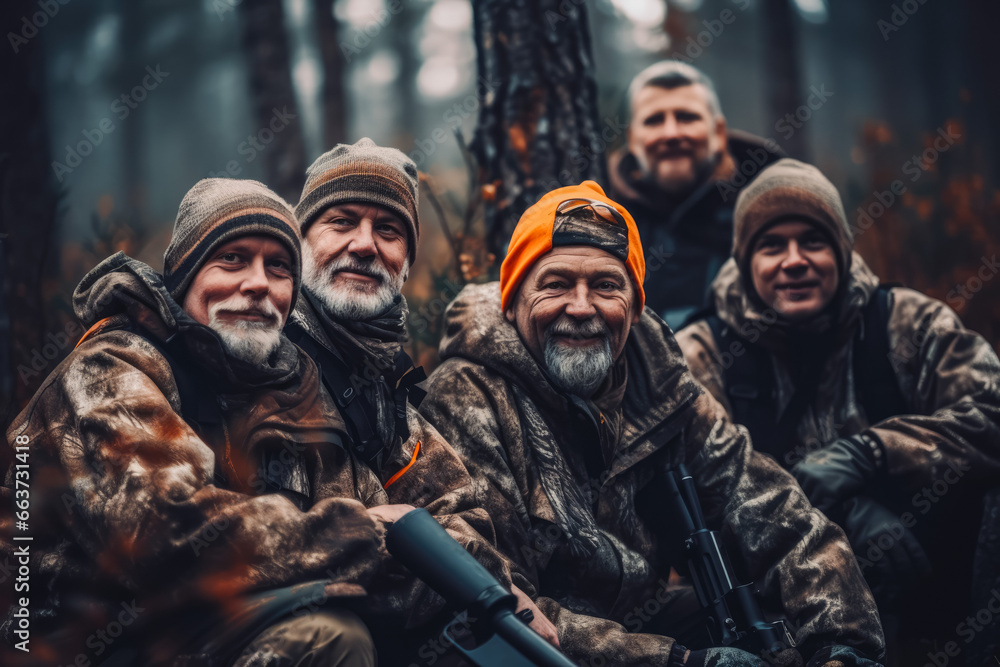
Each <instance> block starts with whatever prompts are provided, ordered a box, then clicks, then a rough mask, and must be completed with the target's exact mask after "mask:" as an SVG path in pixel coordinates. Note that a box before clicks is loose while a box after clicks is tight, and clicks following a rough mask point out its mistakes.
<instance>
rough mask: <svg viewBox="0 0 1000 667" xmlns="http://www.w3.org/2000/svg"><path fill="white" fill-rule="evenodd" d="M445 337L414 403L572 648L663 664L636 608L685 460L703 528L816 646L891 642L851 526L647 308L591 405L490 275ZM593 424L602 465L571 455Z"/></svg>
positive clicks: (452, 311)
mask: <svg viewBox="0 0 1000 667" xmlns="http://www.w3.org/2000/svg"><path fill="white" fill-rule="evenodd" d="M446 331H447V333H446V336H445V338H444V339H443V340H442V343H441V356H442V359H444V363H443V364H442V365H441V366H440V367H439V368H438V369H437V370H436V371H435V372H434V374H433V375H432V376H431V379H430V381H429V383H428V389H429V393H428V397H427V398H426V399H425V401H424V403H423V404H422V405H421V412H422V413H423V414H424V415H425V416H426V417H427V418H428V420H429V421H430V422H431V423H432V424H434V425H435V426H436V427H437V428H438V429H439V430H440V431H441V433H442V434H444V436H445V437H446V438H448V440H449V441H450V442H452V443H453V444H454V445H455V447H456V448H457V449H458V450H459V452H460V453H461V455H462V457H463V459H464V460H465V462H466V465H467V466H468V467H469V470H470V472H471V473H472V475H473V477H474V479H476V482H477V485H478V488H479V492H480V494H481V496H482V503H483V504H484V506H485V507H486V508H487V510H488V511H489V513H490V515H491V516H492V517H493V521H494V524H495V526H496V531H497V536H498V545H499V546H500V548H501V550H502V551H503V552H504V553H505V554H506V555H507V556H509V557H510V558H511V559H512V560H513V561H514V563H515V564H516V565H517V567H518V569H519V570H520V572H521V574H523V576H526V577H527V578H528V579H529V580H531V581H532V583H533V584H534V585H535V586H536V588H538V589H539V590H540V591H541V592H542V593H543V595H545V596H546V597H542V598H540V599H539V606H540V608H542V609H543V610H545V611H546V613H547V614H549V615H550V616H551V617H552V619H553V622H555V623H556V625H557V627H558V628H559V633H560V641H561V642H562V645H563V648H564V650H566V651H567V653H568V654H569V655H570V656H571V657H572V658H574V659H590V660H594V659H602V658H603V660H604V661H605V662H604V663H602V664H609V665H611V664H613V665H635V664H648V665H665V664H667V660H668V655H669V653H670V649H671V646H672V644H673V640H672V639H670V638H669V637H665V636H662V635H660V634H651V633H650V632H649V630H651V626H647V625H646V624H645V621H646V620H648V619H644V618H643V617H642V616H641V610H643V609H646V610H648V609H649V605H648V603H649V602H650V601H651V600H656V601H660V602H662V601H663V597H664V595H665V591H666V586H665V581H666V580H667V578H668V574H669V571H670V565H671V563H670V560H669V557H668V549H669V546H668V545H667V544H665V542H666V539H665V538H664V537H663V530H664V527H669V524H670V518H669V517H664V516H662V514H663V510H662V506H663V505H664V501H663V497H662V495H660V494H661V493H662V488H660V486H659V485H657V484H655V483H654V480H655V479H656V470H657V469H660V468H668V467H675V466H676V465H678V464H680V463H684V464H685V465H686V466H687V467H688V468H689V470H690V471H691V473H692V475H693V477H694V479H695V482H696V485H697V488H698V493H699V497H700V499H701V502H702V506H703V508H704V511H705V514H706V518H707V520H708V521H709V523H710V525H711V526H712V527H714V528H716V529H719V530H721V531H722V534H723V536H724V538H725V539H726V540H727V541H728V543H729V545H730V548H731V550H732V552H733V553H734V555H736V554H738V555H739V556H740V557H741V559H742V560H741V562H742V563H743V565H744V566H745V570H743V571H745V573H746V574H747V575H748V576H750V577H752V578H753V579H754V580H755V581H756V582H757V583H758V585H759V586H760V588H761V589H762V591H763V592H764V595H765V597H766V598H767V599H769V600H770V601H771V602H772V603H774V604H775V605H776V606H777V607H780V608H781V609H782V610H783V611H784V613H785V614H786V615H787V617H788V618H789V620H790V621H791V622H792V623H793V624H794V625H795V626H796V627H797V628H798V631H797V635H796V640H797V642H798V643H799V645H800V647H802V649H803V651H804V652H805V653H806V654H807V655H808V654H809V653H811V652H812V651H814V650H816V649H817V648H819V647H820V646H823V645H829V644H835V643H839V644H846V645H850V646H853V647H856V648H858V649H860V650H862V651H865V652H868V653H870V654H872V655H878V654H880V653H881V651H882V632H881V628H880V626H879V622H878V617H877V614H876V610H875V604H874V601H873V600H872V598H871V596H870V594H869V592H868V589H867V587H866V585H865V583H864V581H863V580H862V578H861V574H860V572H859V571H858V568H857V565H856V563H855V562H854V558H853V556H852V554H851V551H850V548H849V546H848V544H847V541H846V539H845V538H844V536H843V533H842V532H841V531H840V529H839V528H837V527H836V526H835V525H833V524H831V523H830V522H829V521H827V520H826V519H825V518H824V517H823V515H822V514H820V513H819V512H817V511H815V510H813V509H812V508H811V507H810V506H809V504H808V502H807V501H806V500H805V498H804V496H803V495H802V493H801V491H799V489H798V487H797V485H796V484H795V482H794V480H793V479H792V478H791V477H790V476H789V475H788V474H787V473H785V472H784V471H782V470H781V468H780V467H779V466H777V465H775V464H774V463H773V461H771V460H770V459H767V458H765V457H762V456H760V455H757V454H755V453H754V451H753V448H752V447H751V445H750V442H749V440H748V438H747V437H746V432H745V431H744V430H742V429H739V428H736V427H734V426H733V425H732V424H731V423H730V422H729V421H728V420H727V418H726V415H725V412H724V410H723V409H722V407H721V406H720V405H719V404H718V402H717V401H715V400H714V399H712V397H711V396H710V395H708V394H706V393H705V392H703V391H702V390H701V389H700V388H699V387H698V385H697V383H695V381H694V380H693V379H692V377H691V375H690V373H689V372H688V370H687V367H686V366H685V364H684V363H683V358H682V357H681V354H680V350H679V349H678V347H677V344H676V342H675V341H674V338H673V335H672V334H671V333H670V330H669V328H668V327H667V326H666V325H665V324H664V323H663V322H662V321H661V320H660V319H659V318H657V317H656V316H655V315H653V314H652V312H651V311H649V310H647V311H646V312H645V313H643V315H642V318H641V320H640V322H639V324H638V325H636V326H634V327H633V328H632V330H631V332H630V334H629V339H628V342H627V344H626V347H625V352H624V354H623V355H622V357H621V358H620V359H619V361H618V363H616V366H615V368H614V370H613V371H612V373H611V374H610V376H609V380H608V381H607V382H606V383H605V386H604V387H602V388H601V389H599V390H598V393H597V395H596V396H595V398H594V399H593V400H592V401H588V402H586V405H584V406H581V405H579V404H578V403H577V404H575V402H574V401H572V400H571V399H569V398H568V397H567V396H565V395H563V394H560V393H559V392H557V391H556V390H555V389H554V388H553V387H552V385H551V384H550V383H549V382H548V380H547V379H546V376H545V373H544V372H543V371H542V369H541V367H540V366H539V365H538V363H537V362H536V361H535V360H534V359H533V358H532V356H531V355H530V353H529V352H528V351H527V349H526V347H525V346H524V344H523V342H522V341H521V339H520V337H519V335H518V333H517V331H516V330H515V329H514V327H513V326H512V325H511V324H510V323H509V322H508V321H507V320H506V319H505V318H504V317H503V315H502V313H501V311H500V298H499V288H498V285H497V284H496V283H494V284H489V285H482V286H470V287H467V288H465V290H463V292H462V293H461V294H460V295H459V296H458V298H457V299H456V300H455V302H453V303H452V305H451V306H450V307H449V310H448V311H447V330H446ZM587 414H590V415H591V417H587ZM577 423H580V424H586V426H584V427H583V428H582V429H581V428H580V427H578V426H574V424H577ZM588 430H589V431H591V432H592V433H593V437H592V438H590V441H591V443H599V445H600V449H601V450H602V453H603V456H604V465H603V468H604V469H603V471H602V472H601V473H599V474H598V475H597V476H596V477H594V476H593V474H588V473H587V472H586V471H582V468H581V466H580V465H579V464H578V463H577V461H578V459H579V457H578V456H576V452H577V451H578V450H579V449H581V448H582V444H581V442H580V440H581V434H585V433H586V432H587V431H588ZM595 446H596V445H595ZM581 471H582V472H581ZM640 630H647V632H638V631H640ZM598 656H600V658H598Z"/></svg>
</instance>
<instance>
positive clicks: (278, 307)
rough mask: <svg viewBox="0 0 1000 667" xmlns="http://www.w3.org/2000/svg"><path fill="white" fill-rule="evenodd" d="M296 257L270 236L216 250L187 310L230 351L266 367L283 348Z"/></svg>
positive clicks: (187, 297) (190, 296)
mask: <svg viewBox="0 0 1000 667" xmlns="http://www.w3.org/2000/svg"><path fill="white" fill-rule="evenodd" d="M291 263H292V260H291V254H290V253H289V252H288V249H287V248H286V247H285V246H284V245H282V244H281V243H280V242H279V241H277V240H275V239H273V238H270V237H267V236H255V235H251V236H244V237H240V238H237V239H235V240H233V241H230V242H228V243H225V244H223V245H221V246H220V247H219V248H217V249H216V250H215V251H213V253H212V255H211V257H209V258H208V260H207V261H206V262H205V264H204V265H203V266H202V267H201V268H200V269H199V270H198V273H197V274H196V275H195V277H194V279H193V280H192V281H191V287H190V288H189V289H188V291H187V292H186V293H185V295H184V303H183V308H184V310H185V312H187V313H188V314H189V315H190V316H191V317H192V318H193V319H194V320H195V321H196V322H199V323H201V324H205V325H207V326H209V327H211V328H212V329H213V330H214V331H215V332H216V333H218V334H219V337H220V338H221V339H222V343H223V346H224V347H225V348H226V351H227V352H228V353H229V354H231V355H232V356H234V357H236V358H237V359H241V360H243V361H246V362H248V363H251V364H263V363H265V362H266V361H267V359H268V357H270V356H271V353H273V352H274V351H275V350H276V349H277V348H278V346H279V345H280V343H281V328H282V327H283V326H284V324H285V320H286V319H287V318H288V314H289V311H290V310H291V304H292V297H293V296H294V292H295V282H294V277H293V268H292V266H291Z"/></svg>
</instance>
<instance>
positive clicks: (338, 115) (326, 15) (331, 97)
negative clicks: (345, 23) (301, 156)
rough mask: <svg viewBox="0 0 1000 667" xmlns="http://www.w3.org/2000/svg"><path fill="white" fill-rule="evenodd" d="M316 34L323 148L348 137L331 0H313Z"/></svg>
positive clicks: (336, 33) (337, 38) (335, 25)
mask: <svg viewBox="0 0 1000 667" xmlns="http://www.w3.org/2000/svg"><path fill="white" fill-rule="evenodd" d="M313 16H315V18H316V37H317V41H318V42H319V50H320V56H321V58H322V60H323V92H322V97H323V102H322V103H323V150H324V151H326V150H329V149H331V148H333V147H334V146H336V145H337V144H339V143H343V142H345V141H347V111H346V108H345V106H346V105H345V104H344V55H343V54H342V53H341V52H340V48H339V44H340V34H339V31H338V26H337V19H336V17H334V15H333V1H332V0H314V2H313Z"/></svg>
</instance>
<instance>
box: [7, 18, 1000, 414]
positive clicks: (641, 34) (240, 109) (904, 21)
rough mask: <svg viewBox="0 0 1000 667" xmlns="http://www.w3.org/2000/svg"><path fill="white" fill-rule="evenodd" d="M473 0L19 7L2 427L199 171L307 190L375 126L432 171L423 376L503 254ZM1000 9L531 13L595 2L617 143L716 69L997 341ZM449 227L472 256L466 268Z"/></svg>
mask: <svg viewBox="0 0 1000 667" xmlns="http://www.w3.org/2000/svg"><path fill="white" fill-rule="evenodd" d="M546 1H547V2H548V0H546ZM475 4H476V3H471V2H470V1H469V0H335V1H333V2H331V0H33V1H31V2H24V1H21V0H7V2H5V5H4V8H3V9H2V10H0V16H2V26H0V27H2V29H3V34H4V35H5V37H4V41H5V42H6V43H5V44H3V45H2V46H0V51H3V52H4V55H3V62H4V70H3V72H4V74H3V76H4V86H3V90H4V96H3V97H4V103H3V105H2V107H3V108H2V109H0V118H2V119H3V120H2V124H0V141H2V144H0V179H2V180H0V195H2V206H0V225H2V227H0V247H2V253H0V280H2V283H3V291H2V296H0V299H2V301H0V335H2V337H3V345H2V349H0V394H2V396H3V398H4V404H5V406H6V407H5V408H4V412H5V418H4V420H3V425H4V427H6V425H7V423H8V422H9V421H10V419H11V418H12V416H13V414H14V413H16V411H17V410H18V409H19V408H20V406H21V405H23V403H24V402H25V401H26V400H27V399H28V398H29V397H30V396H31V395H32V393H33V392H34V391H35V390H36V389H37V388H38V386H39V385H40V384H41V382H42V381H43V380H44V379H45V377H46V376H47V375H48V373H49V372H51V370H52V369H53V368H55V366H56V364H57V363H58V362H59V361H60V360H61V359H62V358H63V357H64V356H65V355H66V354H68V353H69V351H70V350H71V349H72V346H73V345H74V344H75V342H76V340H77V339H78V338H79V336H80V335H81V334H82V333H83V329H82V327H81V325H80V323H79V322H78V321H77V320H76V319H75V317H74V316H73V311H72V304H71V295H72V291H73V289H74V287H75V286H76V284H77V282H78V281H79V280H80V278H81V277H83V275H84V274H85V273H86V272H87V271H89V270H90V269H91V268H93V267H94V265H96V264H97V263H98V262H99V261H100V260H102V259H104V258H105V257H106V256H108V255H110V254H112V253H113V252H115V251H117V250H123V251H125V252H126V253H127V254H129V255H131V256H134V257H137V258H139V259H141V260H143V261H145V262H147V263H149V264H150V265H152V266H153V267H154V268H155V269H157V270H159V269H161V268H162V255H163V251H164V249H165V248H166V245H167V243H168V241H169V238H170V231H171V226H172V224H173V220H174V217H175V215H176V212H177V206H178V204H179V203H180V200H181V198H182V197H183V195H184V193H185V192H186V191H187V190H188V189H189V188H190V187H191V186H192V185H193V184H194V183H195V182H196V181H197V180H199V179H201V178H205V177H208V176H232V177H236V178H252V179H258V180H262V181H264V182H265V183H267V184H268V185H270V186H271V187H272V188H273V189H275V190H277V191H278V192H279V193H280V194H282V195H283V196H285V197H286V198H288V199H289V201H290V202H291V203H292V204H294V203H295V201H296V200H297V198H298V193H299V191H300V188H301V184H302V180H303V175H304V169H305V167H306V166H307V165H308V164H309V163H310V162H311V161H312V160H313V159H314V158H316V157H317V156H318V155H319V154H320V153H322V152H324V151H325V150H327V149H328V148H330V147H331V146H333V145H334V144H336V143H338V142H343V141H348V142H354V141H356V140H357V139H359V138H361V137H365V136H367V137H371V138H372V139H374V140H375V141H376V142H377V143H379V144H384V145H390V146H395V147H397V148H399V149H401V150H403V151H404V152H406V153H408V154H410V155H411V157H413V159H414V160H415V161H416V162H417V164H418V167H419V168H420V170H421V172H423V173H424V174H425V175H426V176H425V177H424V178H422V181H423V183H422V192H421V212H420V217H421V229H422V238H421V247H420V252H419V257H418V262H417V264H416V270H415V271H414V272H413V273H412V274H411V278H410V280H409V282H408V283H407V286H406V292H405V293H406V294H407V297H408V299H409V304H410V309H411V318H410V327H411V351H412V353H413V355H414V356H415V358H416V359H417V360H418V361H419V362H421V363H424V365H425V366H426V367H427V370H428V371H430V370H431V367H433V365H434V364H435V363H436V361H437V357H436V344H437V340H438V337H439V335H440V334H439V332H440V326H441V315H442V313H443V310H444V306H445V305H446V303H447V302H448V301H449V300H450V299H451V298H453V297H454V296H455V294H456V293H457V291H458V290H459V289H461V286H462V285H463V284H464V283H465V282H467V281H470V280H486V279H489V278H490V277H493V276H495V275H497V272H498V266H499V260H496V258H495V257H492V258H491V256H490V254H489V251H490V248H488V247H482V244H481V243H480V245H479V246H476V245H475V243H474V241H475V237H476V236H477V234H479V235H480V236H481V235H482V225H481V220H480V218H481V216H482V209H481V206H479V205H478V203H479V200H481V199H482V197H481V191H480V189H479V184H478V183H476V182H473V181H475V178H474V176H475V173H476V172H475V169H474V168H470V165H469V160H470V155H469V152H468V151H467V150H465V149H464V148H463V146H464V141H468V140H471V138H472V136H473V133H474V131H475V128H476V124H477V120H478V114H479V112H480V110H481V107H482V105H483V100H484V99H486V97H487V96H488V95H489V91H490V90H491V89H492V88H493V87H496V86H502V85H504V82H503V81H499V82H498V81H485V80H483V77H482V76H481V75H480V71H481V70H479V69H477V62H478V60H477V59H478V58H481V57H482V56H483V53H481V51H482V50H483V49H482V43H483V41H484V40H479V41H478V42H477V39H476V30H475V27H474V24H475V20H474V19H475V15H476V8H475V6H474V5H475ZM493 4H496V2H494V3H493ZM510 4H511V5H512V6H514V5H517V6H518V7H522V6H523V5H524V4H525V0H521V1H520V2H513V1H511V2H510ZM549 4H552V5H554V6H555V5H556V4H557V3H549ZM997 4H998V3H996V2H995V1H994V0H964V1H959V2H945V0H898V1H897V2H889V1H888V0H839V1H838V2H836V3H834V2H832V0H667V1H665V0H586V1H585V2H584V0H563V1H562V5H566V7H563V8H562V9H561V10H559V11H558V12H556V13H555V14H553V12H552V11H541V10H539V12H538V16H537V20H538V21H539V22H542V23H544V22H546V21H548V22H550V23H551V22H553V21H556V22H558V21H559V20H560V19H559V16H564V15H569V14H573V13H574V12H575V13H580V12H583V13H584V14H585V15H586V17H587V19H588V22H585V23H583V24H582V25H583V26H584V27H583V28H582V29H583V30H588V31H589V38H590V45H589V48H590V49H591V50H592V55H593V60H592V63H590V64H589V66H590V67H591V68H592V74H593V79H594V80H595V82H596V104H597V107H598V108H597V114H598V116H599V118H600V123H601V128H608V129H607V131H606V132H605V133H604V135H603V136H604V138H605V139H608V138H609V137H610V141H608V145H607V148H606V151H607V152H610V151H611V150H613V149H614V148H616V147H617V146H619V145H620V144H621V143H623V142H624V138H625V137H624V128H625V125H626V124H627V122H628V118H627V116H626V112H625V109H624V107H623V104H622V102H623V96H624V92H625V89H626V87H627V85H628V83H629V81H630V79H631V77H632V76H633V75H634V74H636V73H637V72H638V71H639V70H641V69H642V68H643V67H645V66H646V65H648V64H650V63H652V62H655V61H656V60H659V59H662V58H665V57H678V58H682V59H684V60H687V61H689V62H691V63H692V64H694V65H695V66H696V67H698V68H700V69H702V70H704V71H705V72H706V73H707V74H708V75H709V76H710V77H712V78H713V79H714V80H715V82H716V86H717V89H718V91H719V95H720V98H721V102H722V107H723V111H724V114H725V116H726V118H727V121H728V123H729V126H730V127H732V128H737V129H741V130H745V131H749V132H752V133H754V134H757V135H760V136H762V137H765V138H772V139H774V141H775V142H776V143H777V144H778V145H779V146H781V148H783V149H784V150H785V151H786V152H787V153H788V154H790V155H791V156H793V157H797V158H800V159H803V160H807V161H809V162H812V163H814V164H816V165H817V166H819V167H820V168H821V169H822V170H823V171H824V172H825V173H826V174H827V175H828V176H829V177H830V178H831V180H832V181H833V182H834V183H835V184H836V185H837V186H838V187H839V188H840V191H841V193H842V195H843V198H844V201H845V206H846V209H847V211H848V218H849V220H851V221H852V223H854V224H855V227H856V231H857V230H860V235H859V238H858V245H857V247H858V250H859V251H860V252H861V254H862V255H863V256H864V257H865V259H866V260H867V261H868V262H869V264H870V265H871V266H872V268H873V269H874V270H875V271H876V272H877V273H878V274H879V276H880V277H881V278H882V280H883V281H886V282H898V283H902V284H904V285H907V286H910V287H913V288H916V289H919V290H922V291H925V292H927V293H929V294H930V295H932V296H934V297H937V298H939V299H942V300H945V301H946V302H947V303H948V304H949V305H950V306H951V307H952V308H954V309H955V310H956V311H958V313H959V314H960V315H961V316H962V318H963V320H964V321H965V322H966V324H967V325H968V326H970V327H972V328H974V329H976V330H977V331H979V332H980V333H982V334H983V335H984V336H986V337H987V338H988V339H989V340H990V341H991V342H992V343H993V344H994V345H996V344H997V342H998V340H1000V298H998V297H1000V279H994V278H996V274H997V272H998V271H1000V266H998V265H997V263H996V259H995V257H996V253H997V251H998V245H1000V224H998V220H1000V182H998V172H997V170H998V168H1000V127H998V126H997V122H996V121H997V120H998V119H1000V74H998V72H997V66H998V64H1000V40H997V38H996V36H995V33H996V31H997V28H998V27H1000V22H998V20H997V18H998V17H997V8H996V5H997ZM528 6H529V7H531V6H532V5H531V4H529V5H528ZM560 12H561V13H560ZM574 15H575V14H574ZM531 28H532V26H526V27H525V28H524V30H530V29H531ZM584 37H586V36H584ZM487 41H488V40H487ZM585 41H586V40H585ZM487 55H488V54H487ZM935 141H937V143H935ZM600 153H602V151H599V152H598V154H595V155H593V156H592V157H593V158H594V159H595V160H603V159H604V157H606V156H605V155H602V154H600ZM896 180H901V181H902V182H903V183H905V186H906V189H905V192H903V193H902V194H895V193H893V192H892V190H891V184H892V183H893V181H896ZM442 223H444V224H447V225H448V228H447V229H442ZM456 233H457V234H459V235H464V236H465V237H467V238H466V246H465V248H466V249H467V250H468V249H469V248H473V249H475V248H477V247H478V248H479V252H471V255H470V256H468V257H465V258H464V259H463V260H461V262H460V260H459V256H460V253H459V252H458V251H457V250H455V247H456V246H455V235H456ZM470 244H471V245H470ZM496 254H498V253H494V255H496ZM491 259H492V261H491ZM462 262H464V265H463V264H462Z"/></svg>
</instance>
